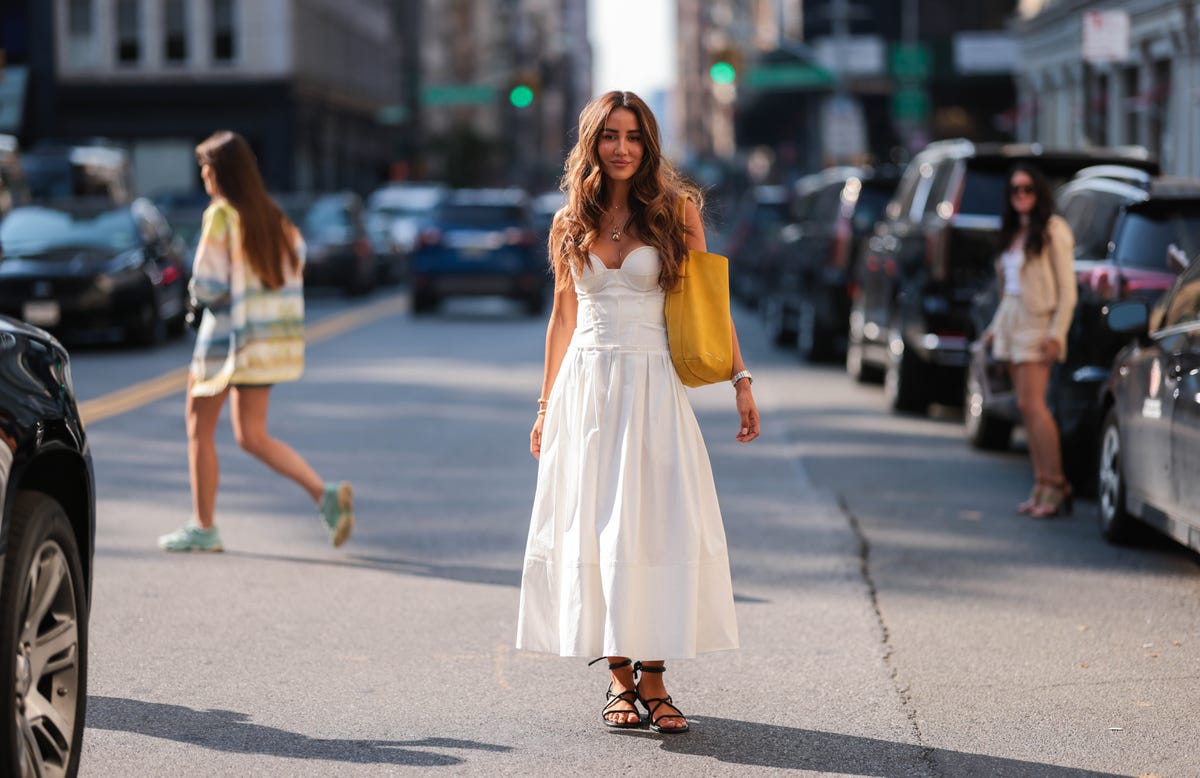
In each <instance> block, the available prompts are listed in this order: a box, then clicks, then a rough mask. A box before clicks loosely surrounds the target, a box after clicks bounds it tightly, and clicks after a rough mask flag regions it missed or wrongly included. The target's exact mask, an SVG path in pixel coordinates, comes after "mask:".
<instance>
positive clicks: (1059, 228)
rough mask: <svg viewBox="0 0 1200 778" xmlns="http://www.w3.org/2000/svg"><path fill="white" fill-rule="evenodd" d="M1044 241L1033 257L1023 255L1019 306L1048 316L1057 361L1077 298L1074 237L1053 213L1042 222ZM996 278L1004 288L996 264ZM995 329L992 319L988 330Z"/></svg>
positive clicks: (1064, 353) (1062, 354) (1063, 354)
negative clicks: (1036, 254)
mask: <svg viewBox="0 0 1200 778" xmlns="http://www.w3.org/2000/svg"><path fill="white" fill-rule="evenodd" d="M1046 237H1047V240H1046V241H1045V244H1044V245H1043V246H1042V252H1041V254H1039V255H1038V256H1036V257H1030V256H1029V255H1028V254H1026V255H1025V257H1024V261H1023V262H1022V263H1021V303H1022V304H1023V305H1024V307H1025V310H1027V311H1029V312H1030V313H1032V314H1036V315H1045V314H1050V315H1051V316H1050V330H1049V332H1048V333H1047V335H1049V336H1050V337H1052V338H1054V339H1055V340H1056V341H1058V361H1059V362H1064V361H1066V358H1067V331H1068V330H1069V329H1071V317H1073V316H1074V315H1075V302H1076V300H1077V299H1078V297H1079V293H1078V288H1077V286H1076V281H1075V236H1074V234H1072V232H1071V227H1070V225H1069V224H1067V222H1066V220H1065V219H1063V218H1062V217H1061V216H1059V215H1057V214H1055V215H1054V216H1051V217H1050V221H1049V222H1047V223H1046ZM996 276H997V278H998V279H999V281H1000V289H1002V290H1003V289H1004V266H1003V263H1002V262H1000V261H999V260H997V261H996ZM995 326H996V320H995V318H993V319H992V323H991V324H989V325H988V329H992V328H993V327H995Z"/></svg>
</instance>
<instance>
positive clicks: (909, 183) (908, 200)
mask: <svg viewBox="0 0 1200 778" xmlns="http://www.w3.org/2000/svg"><path fill="white" fill-rule="evenodd" d="M920 159H921V158H920V157H917V159H914V160H913V161H912V162H910V163H909V165H908V167H906V168H905V169H904V175H903V176H901V177H900V183H899V184H898V185H897V186H896V196H895V199H894V200H893V201H892V204H891V205H889V207H888V218H891V219H902V218H904V217H905V216H907V215H908V212H909V211H910V210H911V209H912V202H913V196H914V195H915V194H916V191H917V182H918V181H920V180H921V171H920V167H921V163H920V162H919V161H918V160H920ZM893 206H894V207H893Z"/></svg>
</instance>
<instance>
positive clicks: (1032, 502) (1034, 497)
mask: <svg viewBox="0 0 1200 778" xmlns="http://www.w3.org/2000/svg"><path fill="white" fill-rule="evenodd" d="M1045 488H1046V484H1045V483H1043V482H1042V481H1034V482H1033V489H1032V490H1031V491H1030V492H1029V499H1027V500H1025V502H1022V503H1018V504H1017V513H1024V514H1028V513H1029V512H1030V511H1032V510H1033V509H1034V507H1035V506H1037V504H1038V499H1039V498H1040V497H1041V495H1042V490H1043V489H1045Z"/></svg>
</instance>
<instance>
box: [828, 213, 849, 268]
mask: <svg viewBox="0 0 1200 778" xmlns="http://www.w3.org/2000/svg"><path fill="white" fill-rule="evenodd" d="M849 248H850V220H849V219H847V218H846V217H845V215H843V216H841V217H840V218H839V219H838V222H837V228H836V229H835V230H834V233H833V245H832V246H830V248H829V266H830V267H838V268H844V267H846V266H847V265H848V264H849V261H848V260H849V258H850V251H849Z"/></svg>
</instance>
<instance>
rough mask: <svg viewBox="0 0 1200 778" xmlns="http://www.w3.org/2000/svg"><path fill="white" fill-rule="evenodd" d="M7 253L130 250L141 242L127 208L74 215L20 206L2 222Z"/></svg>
mask: <svg viewBox="0 0 1200 778" xmlns="http://www.w3.org/2000/svg"><path fill="white" fill-rule="evenodd" d="M0 245H3V246H4V254H5V256H28V255H37V254H44V253H47V252H50V251H54V250H55V249H63V248H91V249H104V250H111V251H127V250H129V249H132V248H135V247H137V246H139V245H141V240H140V239H139V237H138V230H137V226H136V225H135V224H134V222H133V218H132V217H130V215H129V211H127V210H125V209H123V208H122V209H120V210H115V211H105V212H103V213H98V214H89V215H74V214H71V213H68V212H66V211H59V210H55V209H53V208H19V209H17V210H15V211H12V212H11V213H9V214H8V216H7V217H5V219H4V222H3V224H0Z"/></svg>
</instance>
